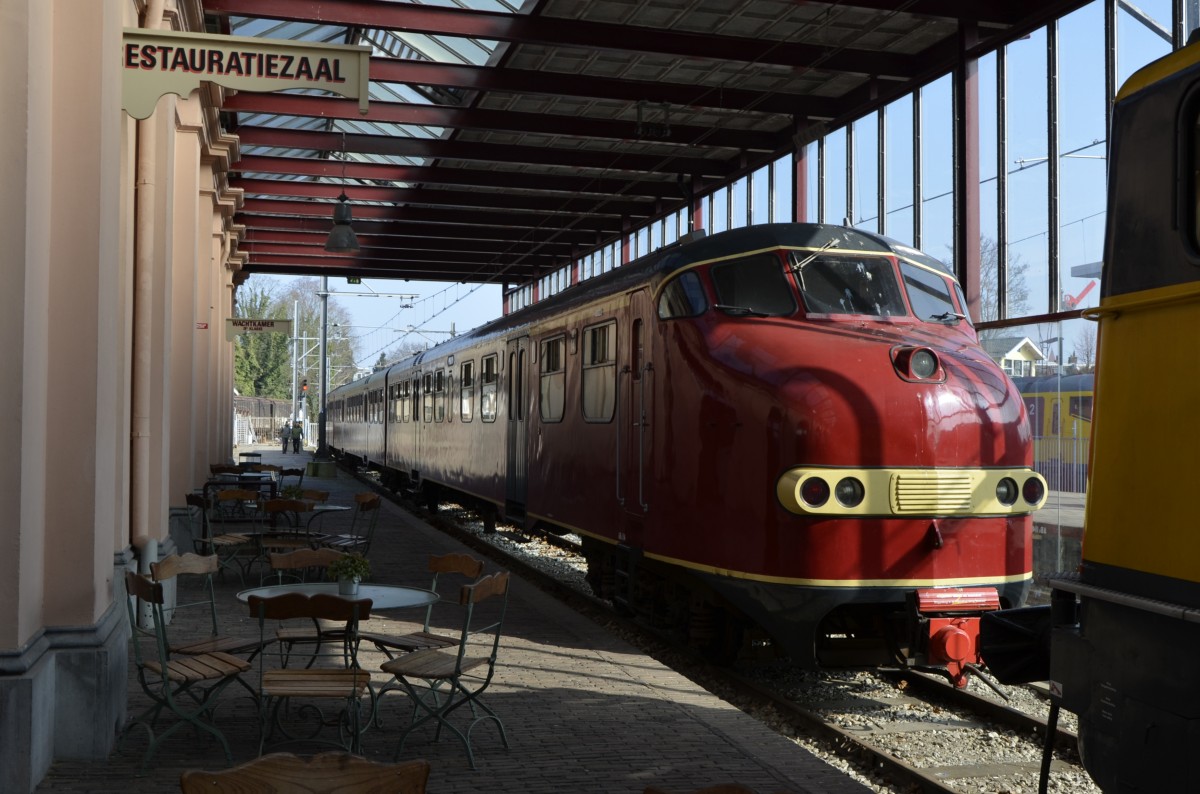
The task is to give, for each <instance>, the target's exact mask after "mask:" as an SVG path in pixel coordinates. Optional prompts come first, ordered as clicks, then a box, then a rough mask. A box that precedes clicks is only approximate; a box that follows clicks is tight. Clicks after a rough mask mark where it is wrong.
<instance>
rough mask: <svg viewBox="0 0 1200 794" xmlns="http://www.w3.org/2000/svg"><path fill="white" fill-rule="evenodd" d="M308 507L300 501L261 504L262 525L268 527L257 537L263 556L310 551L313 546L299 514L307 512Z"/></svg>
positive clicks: (270, 500) (278, 500)
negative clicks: (302, 550)
mask: <svg viewBox="0 0 1200 794" xmlns="http://www.w3.org/2000/svg"><path fill="white" fill-rule="evenodd" d="M309 506H310V505H309V503H308V502H306V501H304V500H302V499H268V500H267V501H266V502H264V503H263V523H264V524H266V525H267V526H268V527H270V529H269V530H268V531H266V532H264V533H263V534H262V535H260V536H259V548H260V549H261V550H262V553H263V554H271V553H272V552H281V551H294V550H295V549H310V548H312V547H313V546H314V545H315V540H314V539H313V538H312V537H311V536H310V535H309V534H308V531H307V527H306V526H304V525H303V521H302V520H301V514H303V513H306V512H308V510H309Z"/></svg>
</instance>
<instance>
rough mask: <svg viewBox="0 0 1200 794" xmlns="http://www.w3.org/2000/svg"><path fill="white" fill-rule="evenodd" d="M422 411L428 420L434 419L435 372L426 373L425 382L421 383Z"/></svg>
mask: <svg viewBox="0 0 1200 794" xmlns="http://www.w3.org/2000/svg"><path fill="white" fill-rule="evenodd" d="M421 395H422V400H421V412H422V414H423V418H424V419H425V421H426V422H432V421H433V373H432V372H427V373H425V379H424V382H423V383H422V384H421Z"/></svg>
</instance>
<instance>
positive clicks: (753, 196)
mask: <svg viewBox="0 0 1200 794" xmlns="http://www.w3.org/2000/svg"><path fill="white" fill-rule="evenodd" d="M770 222H771V168H770V166H766V165H764V166H763V167H762V168H760V169H758V170H757V171H755V172H754V173H753V174H751V175H750V223H752V224H760V223H770Z"/></svg>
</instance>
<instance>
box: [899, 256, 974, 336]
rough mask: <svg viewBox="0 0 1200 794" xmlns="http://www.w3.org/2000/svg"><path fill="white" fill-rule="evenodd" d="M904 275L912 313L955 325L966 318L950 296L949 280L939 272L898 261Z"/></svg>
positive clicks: (926, 318) (923, 318) (921, 317)
mask: <svg viewBox="0 0 1200 794" xmlns="http://www.w3.org/2000/svg"><path fill="white" fill-rule="evenodd" d="M900 272H901V273H902V274H903V275H904V288H905V289H907V290H908V302H909V303H910V304H912V308H913V314H915V315H917V317H919V318H920V319H922V320H927V321H933V322H939V323H945V324H946V325H955V324H956V323H958V322H959V321H960V320H964V319H966V318H965V317H964V316H963V315H962V314H959V312H958V309H957V308H955V306H954V301H953V300H952V299H951V298H950V282H949V281H947V280H946V277H945V276H943V275H941V274H940V273H935V272H933V271H931V270H926V269H925V268H923V267H917V266H916V265H913V264H910V263H908V262H901V263H900Z"/></svg>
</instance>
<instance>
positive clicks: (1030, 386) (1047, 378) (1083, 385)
mask: <svg viewBox="0 0 1200 794" xmlns="http://www.w3.org/2000/svg"><path fill="white" fill-rule="evenodd" d="M1094 378H1095V376H1094V375H1092V373H1090V372H1087V373H1083V374H1080V375H1066V376H1064V377H1062V378H1060V377H1058V376H1057V375H1044V376H1042V377H1037V378H1013V379H1012V380H1013V383H1015V384H1016V385H1017V390H1018V391H1020V392H1021V393H1022V394H1041V393H1043V392H1056V391H1064V392H1066V391H1091V390H1092V384H1093V381H1094Z"/></svg>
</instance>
